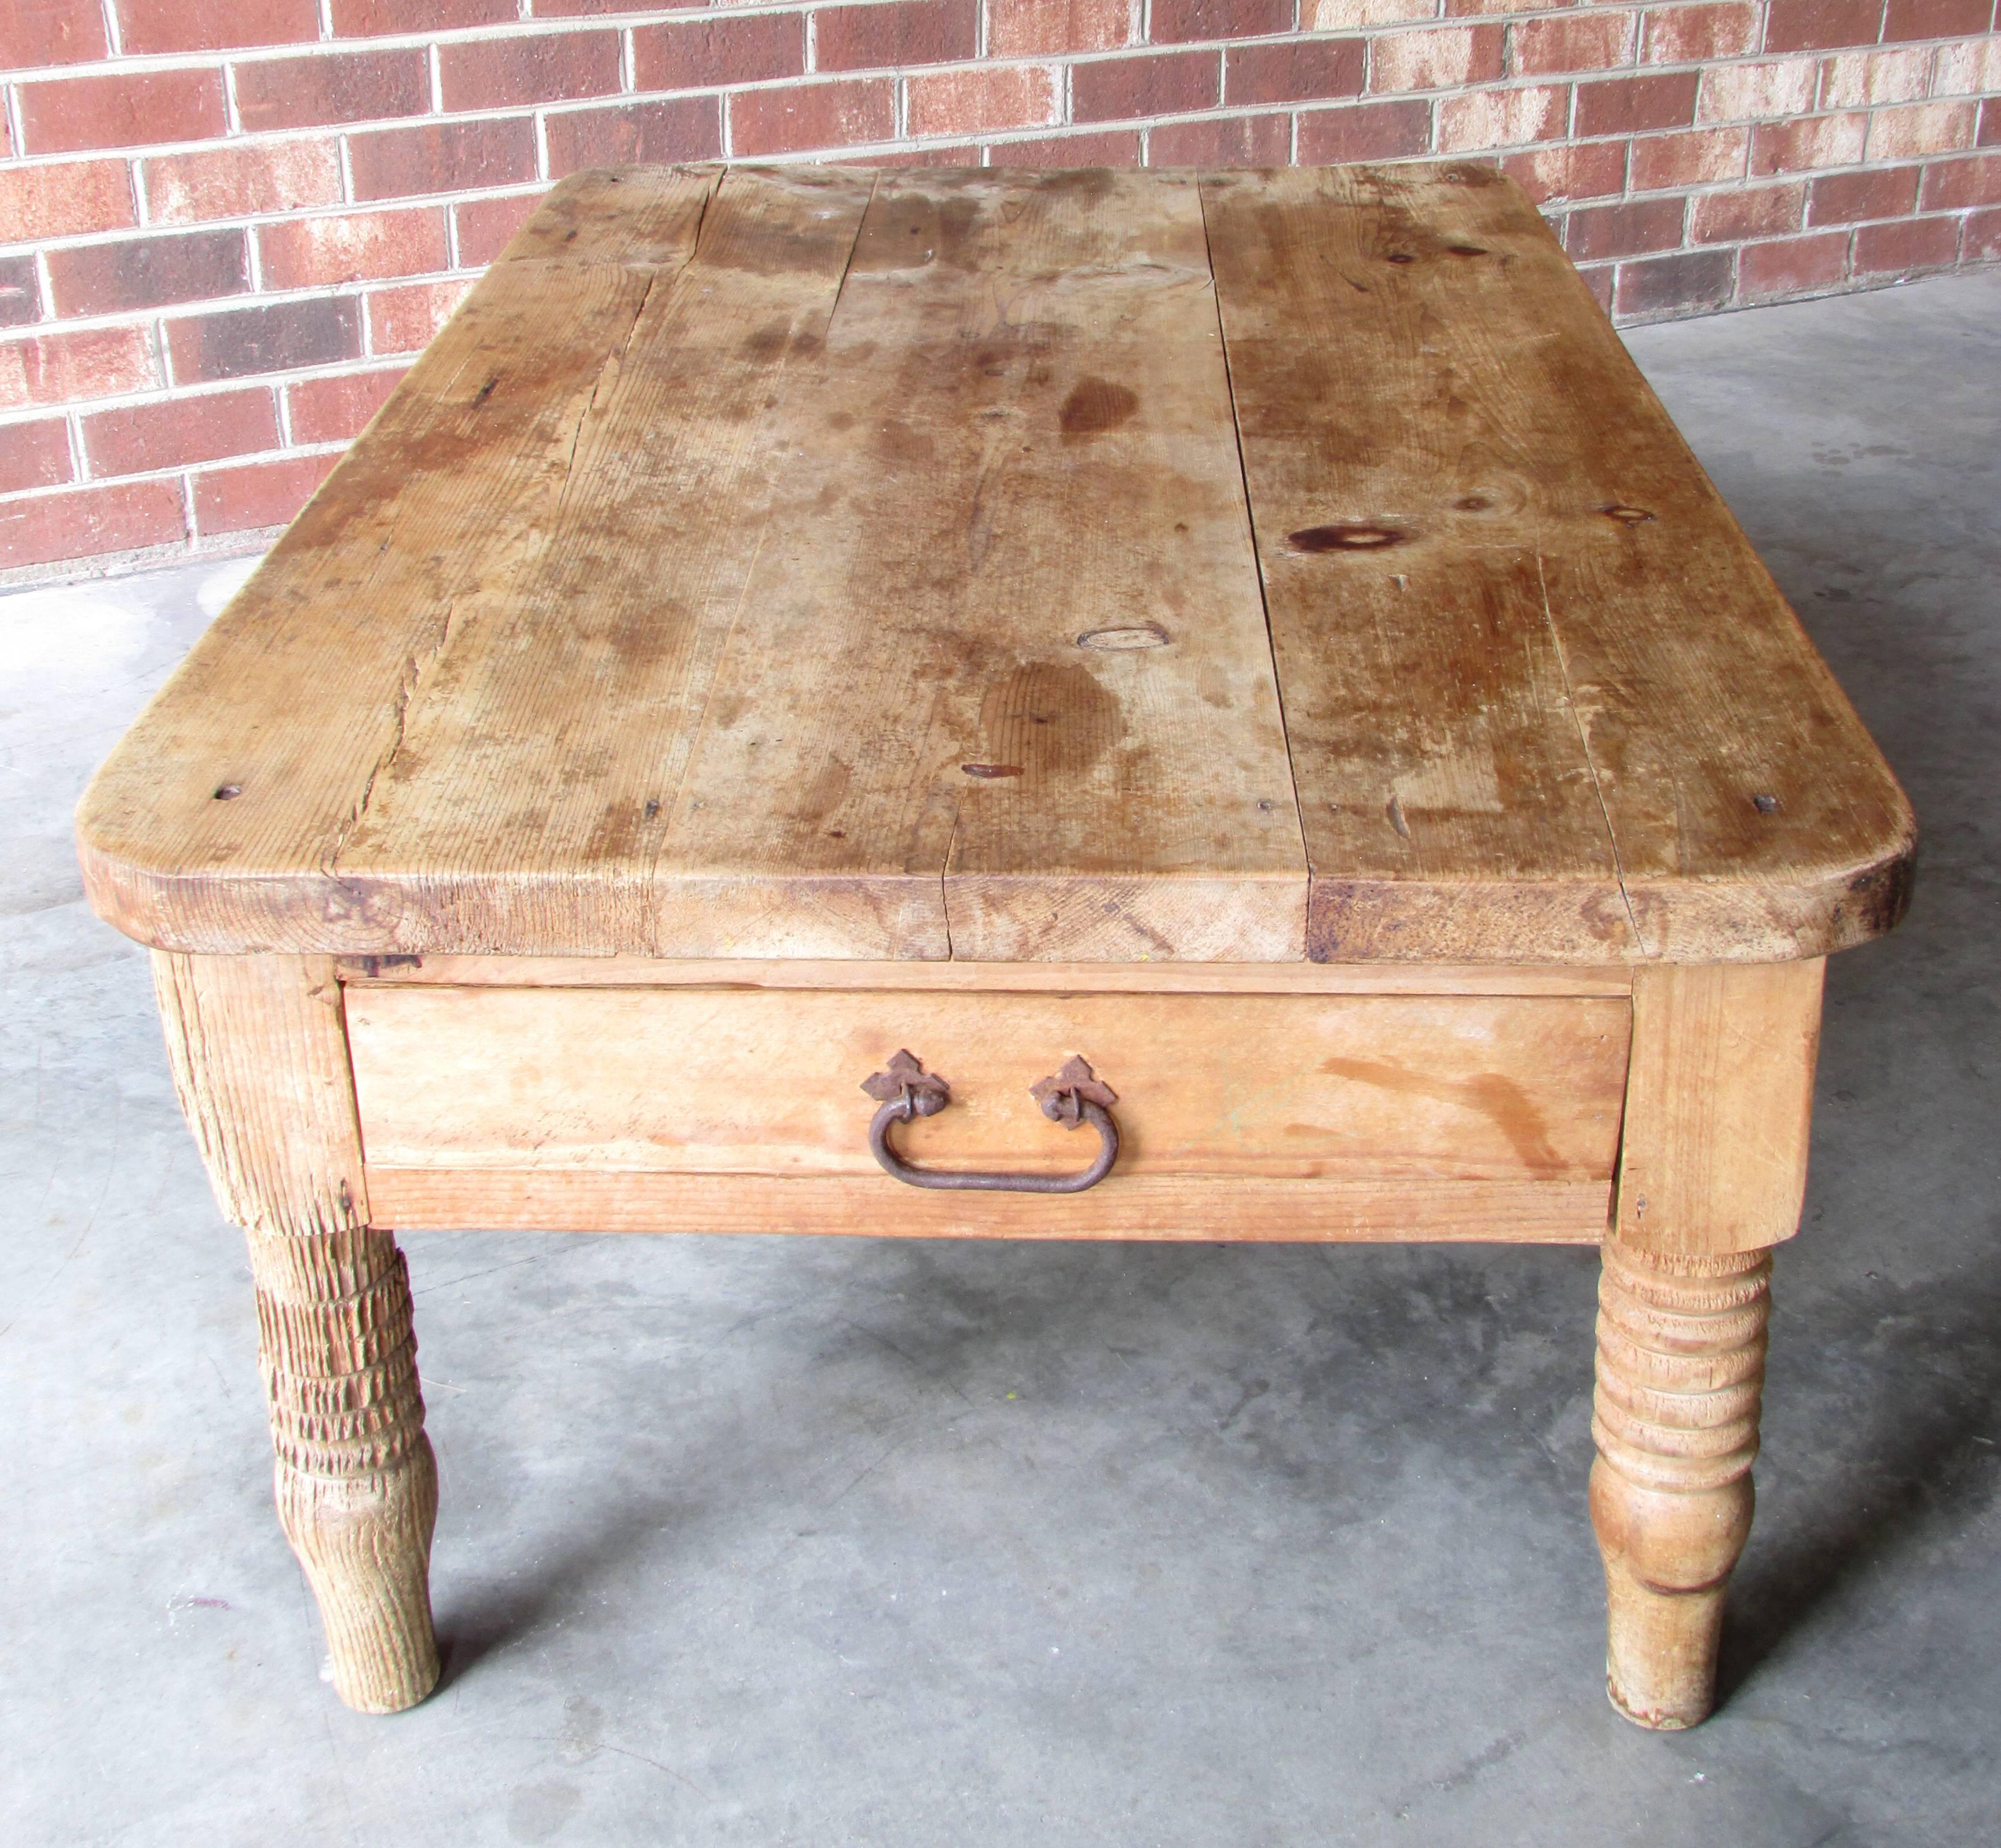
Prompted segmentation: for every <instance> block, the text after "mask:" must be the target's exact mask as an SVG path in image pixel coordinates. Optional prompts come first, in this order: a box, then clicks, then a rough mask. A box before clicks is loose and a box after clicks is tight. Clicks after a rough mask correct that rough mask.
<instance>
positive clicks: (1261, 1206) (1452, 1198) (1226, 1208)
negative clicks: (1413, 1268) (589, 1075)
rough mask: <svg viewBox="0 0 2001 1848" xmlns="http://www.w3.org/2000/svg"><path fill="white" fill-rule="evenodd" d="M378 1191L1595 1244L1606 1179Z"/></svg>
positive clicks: (727, 1226)
mask: <svg viewBox="0 0 2001 1848" xmlns="http://www.w3.org/2000/svg"><path fill="white" fill-rule="evenodd" d="M368 1175H369V1185H371V1187H373V1188H374V1190H375V1196H376V1198H377V1199H380V1200H381V1201H382V1202H383V1203H384V1206H383V1209H384V1211H385V1213H389V1214H391V1215H392V1216H394V1218H395V1221H396V1223H397V1224H398V1225H399V1226H401V1227H404V1228H405V1229H406V1230H411V1231H416V1230H425V1229H434V1230H466V1229H468V1228H475V1229H479V1230H508V1229H510V1228H511V1229H517V1230H523V1231H545V1232H702V1233H709V1232H737V1233H752V1232H755V1233H813V1234H829V1235H840V1234H854V1235H857V1236H860V1237H870V1238H876V1237H911V1238H1031V1239H1041V1238H1143V1239H1151V1240H1199V1241H1223V1240H1232V1241H1255V1242H1268V1243H1352V1242H1359V1241H1385V1240H1391V1239H1394V1240H1400V1241H1463V1242H1478V1241H1492V1242H1497V1243H1505V1244H1597V1243H1598V1241H1599V1240H1600V1239H1601V1238H1602V1237H1604V1234H1605V1213H1606V1205H1607V1189H1606V1186H1605V1185H1604V1184H1603V1182H1597V1181H1395V1180H1369V1179H1357V1180H1345V1179H1340V1180H1320V1181H1270V1180H1262V1179H1257V1178H1251V1179H1236V1180H1231V1181H1229V1182H1199V1181H1191V1180H1189V1179H1188V1178H1186V1177H1184V1176H1180V1175H1167V1176H1155V1177H1154V1178H1150V1179H1149V1178H1144V1177H1141V1176H1133V1177H1130V1178H1128V1179H1127V1180H1126V1181H1125V1182H1122V1184H1121V1185H1119V1187H1117V1188H1113V1186H1112V1183H1111V1182H1109V1181H1107V1182H1105V1183H1104V1184H1103V1185H1101V1186H1098V1187H1094V1188H1092V1189H1091V1191H1090V1192H1088V1193H1082V1194H1072V1195H1067V1196H1064V1197H1062V1198H1058V1199H1042V1198H1039V1197H1037V1196H1035V1195H1030V1194H1005V1193H994V1194H981V1195H966V1194H949V1193H931V1192H920V1191H919V1190H918V1189H917V1188H910V1187H905V1186H903V1185H900V1184H899V1183H898V1182H894V1181H892V1180H891V1179H890V1178H889V1177H888V1176H887V1175H875V1176H874V1177H873V1178H860V1177H854V1178H850V1177H847V1176H844V1175H820V1176H815V1177H808V1178H800V1179H796V1180H788V1179H783V1178H774V1177H771V1176H768V1175H676V1174H665V1173H646V1172H640V1171H626V1172H614V1171H609V1170H605V1171H596V1172H590V1171H573V1170H562V1169H553V1168H551V1169H534V1168H487V1169H480V1168H378V1167H375V1166H374V1165H373V1164H371V1166H370V1168H369V1171H368Z"/></svg>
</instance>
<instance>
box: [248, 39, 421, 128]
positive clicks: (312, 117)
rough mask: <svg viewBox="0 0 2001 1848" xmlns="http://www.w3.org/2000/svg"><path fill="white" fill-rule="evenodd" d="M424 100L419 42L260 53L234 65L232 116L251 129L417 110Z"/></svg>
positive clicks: (406, 113) (381, 116) (371, 119)
mask: <svg viewBox="0 0 2001 1848" xmlns="http://www.w3.org/2000/svg"><path fill="white" fill-rule="evenodd" d="M430 106H431V73H430V61H429V60H428V58H427V57H426V54H425V53H424V50H423V47H421V46H412V47H411V48H410V49H409V50H407V51H346V52H335V53H332V54H330V55H327V56H322V57H273V58H266V59H263V60H261V61H258V62H256V63H253V64H238V66H237V67H236V114H237V119H238V120H239V121H241V122H242V124H243V126H244V127H245V129H246V130H248V131H250V132H251V133H252V134H255V133H256V132H258V131H260V130H263V129H267V128H311V127H318V125H319V124H322V123H325V122H378V121H381V120H385V119H387V118H388V117H392V116H421V115H425V114H427V113H429V111H430Z"/></svg>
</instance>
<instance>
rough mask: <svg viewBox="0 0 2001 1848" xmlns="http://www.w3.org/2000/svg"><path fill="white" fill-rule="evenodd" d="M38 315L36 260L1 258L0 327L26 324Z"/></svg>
mask: <svg viewBox="0 0 2001 1848" xmlns="http://www.w3.org/2000/svg"><path fill="white" fill-rule="evenodd" d="M41 318H42V285H41V279H40V277H37V275H36V274H35V259H33V257H32V256H9V257H0V327H26V326H27V325H29V323H30V322H35V321H39V320H40V319H41Z"/></svg>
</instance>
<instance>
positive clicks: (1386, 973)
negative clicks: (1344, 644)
mask: <svg viewBox="0 0 2001 1848" xmlns="http://www.w3.org/2000/svg"><path fill="white" fill-rule="evenodd" d="M338 967H339V972H340V979H341V980H342V981H343V982H344V983H350V984H351V985H353V986H354V987H375V986H378V985H388V986H390V987H403V986H405V985H406V984H408V983H413V982H418V983H427V984H433V985H436V984H440V983H441V984H443V985H444V986H445V987H453V988H627V987H632V988H820V989H843V990H851V989H873V990H904V989H925V990H933V989H938V990H954V991H955V992H959V993H982V994H1002V993H1014V994H1071V993H1077V994H1441V995H1442V994H1602V995H1630V994H1631V993H1632V992H1633V970H1632V969H1631V967H1630V966H1629V965H1627V964H1625V963H1612V964H1609V965H1605V966H1599V967H1596V968H1594V967H1592V966H1591V965H1589V964H1588V963H1550V964H1547V965H1543V966H1536V965H1533V964H1529V963H1507V962H1487V963H1477V962H1476V963H1463V964H1458V965H1451V964H1442V963H1429V962H853V961H849V962H813V961H810V960H808V959H803V958H802V959H798V960H795V961H790V962H788V961H785V960H782V959H781V960H777V961H769V962H758V961H753V960H750V959H743V960H734V959H733V960H731V961H729V962H718V961H716V960H715V959H706V960H705V959H672V958H663V957H651V956H388V957H385V956H349V957H343V958H341V959H339V962H338Z"/></svg>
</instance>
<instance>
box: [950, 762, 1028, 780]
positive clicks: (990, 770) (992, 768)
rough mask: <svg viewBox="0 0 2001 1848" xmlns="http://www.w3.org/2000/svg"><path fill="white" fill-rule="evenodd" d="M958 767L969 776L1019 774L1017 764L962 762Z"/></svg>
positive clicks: (984, 776)
mask: <svg viewBox="0 0 2001 1848" xmlns="http://www.w3.org/2000/svg"><path fill="white" fill-rule="evenodd" d="M959 768H960V769H961V770H962V771H964V772H965V774H966V775H968V776H969V777H980V778H992V777H1018V776H1019V775H1020V774H1021V765H1020V764H960V765H959Z"/></svg>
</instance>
